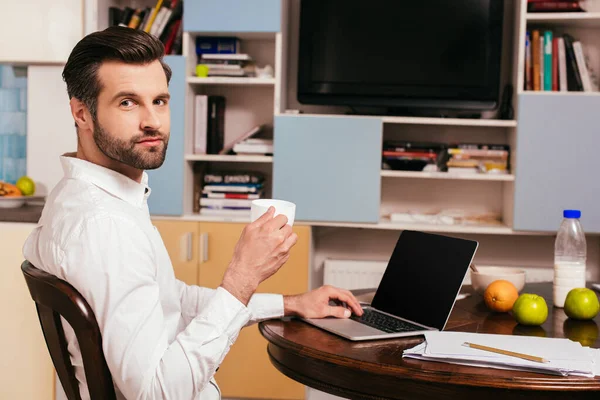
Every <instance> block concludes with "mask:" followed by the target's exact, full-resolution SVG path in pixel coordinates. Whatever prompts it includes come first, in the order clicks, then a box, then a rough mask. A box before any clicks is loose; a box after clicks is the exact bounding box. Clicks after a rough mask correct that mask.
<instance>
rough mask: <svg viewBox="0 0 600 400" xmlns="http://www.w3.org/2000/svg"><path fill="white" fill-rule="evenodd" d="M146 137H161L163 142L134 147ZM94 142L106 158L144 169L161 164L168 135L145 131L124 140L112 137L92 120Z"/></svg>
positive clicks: (154, 167) (163, 159) (165, 150)
mask: <svg viewBox="0 0 600 400" xmlns="http://www.w3.org/2000/svg"><path fill="white" fill-rule="evenodd" d="M146 138H157V139H162V140H163V144H162V145H160V144H159V145H157V146H151V147H146V146H137V147H136V144H138V142H139V141H140V140H143V139H146ZM94 142H96V146H98V149H100V151H101V152H102V153H103V154H104V155H105V156H107V157H108V158H110V159H112V160H115V161H118V162H121V163H123V164H125V165H129V166H130V167H133V168H136V169H141V170H145V169H156V168H158V167H160V166H161V165H162V164H163V162H164V161H165V156H166V154H167V145H168V143H169V137H168V135H165V134H163V133H161V132H160V131H146V132H145V133H143V134H141V135H136V136H134V137H132V138H131V139H130V140H128V141H124V140H121V139H117V138H115V137H112V136H111V135H110V134H109V133H107V132H106V131H105V130H104V128H102V126H101V125H100V123H99V122H98V121H97V120H96V121H94Z"/></svg>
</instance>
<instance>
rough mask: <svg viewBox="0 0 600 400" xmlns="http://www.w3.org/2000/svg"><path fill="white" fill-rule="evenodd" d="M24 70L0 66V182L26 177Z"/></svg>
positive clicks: (25, 94) (25, 87)
mask: <svg viewBox="0 0 600 400" xmlns="http://www.w3.org/2000/svg"><path fill="white" fill-rule="evenodd" d="M26 134H27V70H26V69H25V68H23V67H12V66H10V65H0V180H2V181H6V182H10V183H15V182H16V180H17V179H18V178H19V177H21V176H23V175H25V174H26V168H27V167H26V165H27V163H26V156H27V137H26Z"/></svg>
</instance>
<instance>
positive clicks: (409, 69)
mask: <svg viewBox="0 0 600 400" xmlns="http://www.w3.org/2000/svg"><path fill="white" fill-rule="evenodd" d="M503 3H504V1H503V0H452V1H449V0H418V1H407V0H371V1H356V0H347V1H340V0H319V1H317V0H303V1H302V2H301V5H300V36H299V59H298V93H297V97H298V101H299V102H300V103H304V104H330V105H350V106H375V107H386V108H391V109H393V108H399V109H434V110H478V111H483V110H492V109H494V108H496V107H497V105H498V102H499V99H498V97H499V92H500V88H499V86H500V71H501V70H500V60H501V49H502V25H503V14H504V13H503V10H504V4H503Z"/></svg>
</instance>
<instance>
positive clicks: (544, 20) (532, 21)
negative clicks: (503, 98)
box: [517, 5, 600, 96]
mask: <svg viewBox="0 0 600 400" xmlns="http://www.w3.org/2000/svg"><path fill="white" fill-rule="evenodd" d="M523 7H525V8H526V5H523ZM520 26H521V29H520V32H519V35H520V36H522V37H521V38H520V51H519V55H518V64H517V65H518V68H519V72H520V74H519V80H518V93H527V94H534V93H535V94H537V93H539V92H541V93H544V94H549V95H554V94H555V91H550V90H547V89H546V90H544V87H543V85H542V88H541V90H535V89H533V88H528V87H526V82H527V80H526V76H528V75H529V74H531V76H532V78H531V79H532V80H535V78H536V74H535V72H534V71H535V69H534V68H533V67H529V66H528V65H529V63H531V64H533V63H534V62H535V61H534V59H535V54H533V53H534V52H535V46H534V45H533V43H531V44H530V47H532V51H531V54H529V55H528V52H527V51H526V43H525V36H526V33H527V32H529V33H530V40H531V41H533V32H534V31H536V32H539V35H540V36H542V37H543V36H544V33H545V32H547V31H549V32H551V34H552V38H553V40H556V39H557V38H560V39H561V40H562V41H563V42H564V51H565V65H566V72H567V74H566V75H567V76H568V80H569V85H568V86H569V87H568V90H565V91H566V92H568V93H576V94H577V95H583V96H589V95H590V93H592V96H594V95H596V93H598V85H599V82H598V74H599V73H600V54H599V53H598V49H599V46H600V41H599V40H598V37H599V36H598V33H599V29H600V12H595V11H590V12H562V13H534V12H525V13H523V14H522V15H521V21H520ZM565 34H568V35H570V37H571V38H572V39H571V40H572V42H573V44H572V45H571V44H569V43H567V42H566V40H564V35H565ZM578 44H580V46H581V49H582V55H583V59H585V62H581V61H582V60H577V59H576V60H575V61H574V63H573V64H571V60H570V57H575V58H577V56H576V55H575V54H573V53H572V54H573V55H571V54H569V52H575V53H576V52H577V48H575V49H573V47H575V46H577V45H578ZM541 45H542V43H539V45H538V48H539V46H541ZM569 46H571V49H570V48H569ZM549 48H551V50H550V53H551V54H550V55H548V51H546V53H545V54H547V55H546V56H545V59H546V60H547V59H549V58H548V57H550V58H552V59H553V58H554V56H555V54H554V53H555V52H556V51H557V50H558V54H560V52H561V51H562V49H557V48H556V47H555V45H554V43H552V44H551V45H550V46H549ZM529 58H530V59H531V61H530V62H528V61H527V60H528V59H529ZM544 62H545V61H544V60H542V61H541V63H542V65H541V67H545V66H544ZM552 62H554V60H552ZM582 65H584V66H583V67H582ZM555 68H556V66H554V65H553V66H552V67H551V71H552V73H553V74H554V69H555ZM575 68H576V69H577V71H575ZM582 68H583V69H584V70H585V72H584V71H582ZM528 69H529V71H530V72H527V71H528ZM558 70H559V72H558V75H559V85H560V75H561V72H560V58H559V61H558ZM544 72H546V73H547V72H548V69H546V68H544V71H542V73H544ZM575 74H578V75H580V76H581V75H589V76H590V77H591V80H590V82H591V87H590V89H587V88H585V87H580V88H579V89H578V88H577V85H575V84H574V83H571V81H576V79H575ZM582 79H583V78H582ZM594 82H595V83H594ZM558 90H560V91H562V89H560V88H559V89H558Z"/></svg>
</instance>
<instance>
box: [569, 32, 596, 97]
mask: <svg viewBox="0 0 600 400" xmlns="http://www.w3.org/2000/svg"><path fill="white" fill-rule="evenodd" d="M573 52H574V53H575V59H576V60H577V68H578V69H579V75H580V76H581V84H582V85H583V90H584V91H585V92H591V91H593V90H592V84H591V83H590V76H589V74H588V71H587V66H586V64H585V57H584V55H583V47H582V46H581V42H579V41H577V42H573Z"/></svg>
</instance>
